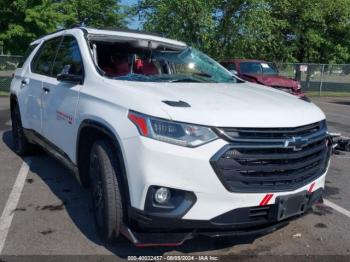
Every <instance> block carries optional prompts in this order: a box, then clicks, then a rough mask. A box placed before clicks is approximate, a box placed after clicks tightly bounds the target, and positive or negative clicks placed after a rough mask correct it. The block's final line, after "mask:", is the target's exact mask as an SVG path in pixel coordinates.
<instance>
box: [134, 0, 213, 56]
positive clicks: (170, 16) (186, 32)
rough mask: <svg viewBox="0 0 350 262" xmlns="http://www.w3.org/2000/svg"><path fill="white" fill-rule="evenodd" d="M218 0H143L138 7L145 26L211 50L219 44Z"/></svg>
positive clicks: (208, 50) (205, 49)
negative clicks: (216, 34)
mask: <svg viewBox="0 0 350 262" xmlns="http://www.w3.org/2000/svg"><path fill="white" fill-rule="evenodd" d="M215 2H216V0H182V1H168V0H143V1H139V2H138V5H137V6H136V10H137V12H138V13H139V15H140V18H141V20H143V21H144V23H143V29H145V30H147V31H153V32H158V33H161V34H163V35H165V36H167V37H170V38H175V39H180V40H183V41H185V42H187V43H190V44H192V45H193V46H196V47H200V48H201V49H202V50H203V51H206V52H208V53H211V51H214V49H215V45H214V44H213V43H215V42H216V41H215V38H214V37H215V36H214V34H215V14H214V8H215Z"/></svg>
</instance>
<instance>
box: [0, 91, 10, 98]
mask: <svg viewBox="0 0 350 262" xmlns="http://www.w3.org/2000/svg"><path fill="white" fill-rule="evenodd" d="M9 95H10V93H9V92H6V91H0V97H6V96H9Z"/></svg>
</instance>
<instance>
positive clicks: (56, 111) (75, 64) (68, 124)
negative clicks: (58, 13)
mask: <svg viewBox="0 0 350 262" xmlns="http://www.w3.org/2000/svg"><path fill="white" fill-rule="evenodd" d="M62 72H63V73H64V74H69V75H70V76H76V77H81V79H83V75H84V67H83V62H82V58H81V53H80V50H79V45H78V42H77V40H76V39H75V37H74V36H72V35H65V36H64V37H63V39H62V42H61V44H60V47H59V49H58V52H57V55H56V59H55V61H54V63H53V68H52V72H51V75H50V76H49V77H47V78H46V79H45V81H44V83H43V88H44V89H45V94H44V95H43V133H44V136H45V138H47V139H48V140H49V141H50V142H51V143H53V144H54V145H55V146H56V147H57V148H56V149H60V150H62V151H61V153H64V154H65V155H68V156H69V157H70V158H71V159H73V157H74V156H73V153H74V148H75V137H74V135H73V134H74V133H75V132H74V130H76V129H77V127H76V122H75V119H76V108H77V105H78V100H79V92H80V89H81V87H82V85H81V83H76V82H75V83H73V82H69V81H62V80H61V81H59V80H58V79H57V75H59V74H61V73H62Z"/></svg>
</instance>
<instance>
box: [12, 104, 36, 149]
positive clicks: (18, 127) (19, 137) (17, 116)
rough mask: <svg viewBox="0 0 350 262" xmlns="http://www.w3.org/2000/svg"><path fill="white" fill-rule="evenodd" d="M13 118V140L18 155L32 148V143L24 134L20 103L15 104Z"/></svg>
mask: <svg viewBox="0 0 350 262" xmlns="http://www.w3.org/2000/svg"><path fill="white" fill-rule="evenodd" d="M11 120H12V140H13V149H14V151H15V152H16V153H17V154H18V155H21V156H23V155H26V154H27V153H29V151H30V150H31V149H32V147H33V146H32V145H31V144H30V143H29V142H28V141H27V138H26V137H25V135H24V132H23V127H22V120H21V113H20V111H19V107H18V105H15V106H14V108H13V110H12V111H11Z"/></svg>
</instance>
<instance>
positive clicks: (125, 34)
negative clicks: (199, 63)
mask: <svg viewBox="0 0 350 262" xmlns="http://www.w3.org/2000/svg"><path fill="white" fill-rule="evenodd" d="M77 29H78V30H79V29H80V30H84V31H85V32H86V33H87V34H88V35H99V36H113V37H118V38H125V39H140V40H149V41H156V42H160V43H165V44H170V45H174V46H179V47H186V46H187V45H186V44H185V43H184V42H180V41H177V40H173V39H169V38H165V37H162V36H159V35H156V34H154V33H149V32H144V31H139V30H127V29H96V28H89V27H75V28H71V29H61V30H58V31H56V32H53V33H51V34H48V35H46V36H43V37H41V38H39V39H37V40H35V41H33V42H32V43H31V44H38V43H40V42H41V41H43V40H47V39H50V38H53V37H56V36H59V35H62V34H64V33H69V32H70V31H73V30H74V31H76V30H77Z"/></svg>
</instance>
